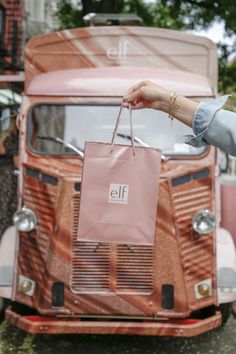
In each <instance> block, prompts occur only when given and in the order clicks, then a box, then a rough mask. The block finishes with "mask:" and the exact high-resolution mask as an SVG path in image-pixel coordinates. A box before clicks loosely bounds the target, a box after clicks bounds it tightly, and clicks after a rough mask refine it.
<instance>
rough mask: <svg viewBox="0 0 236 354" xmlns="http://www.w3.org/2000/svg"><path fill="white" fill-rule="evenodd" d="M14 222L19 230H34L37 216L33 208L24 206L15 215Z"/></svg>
mask: <svg viewBox="0 0 236 354" xmlns="http://www.w3.org/2000/svg"><path fill="white" fill-rule="evenodd" d="M13 223H14V225H15V226H16V228H17V230H19V231H26V232H27V231H32V230H33V229H35V227H36V224H37V217H36V215H35V213H34V212H33V211H32V210H30V209H27V208H25V207H23V208H22V209H21V210H18V211H17V212H16V213H15V214H14V215H13Z"/></svg>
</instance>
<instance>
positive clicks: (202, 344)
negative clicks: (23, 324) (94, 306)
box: [0, 316, 236, 354]
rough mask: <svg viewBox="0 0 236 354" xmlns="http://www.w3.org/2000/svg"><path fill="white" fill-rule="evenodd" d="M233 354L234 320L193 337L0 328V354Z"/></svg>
mask: <svg viewBox="0 0 236 354" xmlns="http://www.w3.org/2000/svg"><path fill="white" fill-rule="evenodd" d="M10 353H11V354H77V353H78V354H93V353H94V354H95V353H96V354H128V353H129V354H136V353H140V354H141V353H142V354H143V353H144V354H151V353H152V354H154V353H158V354H172V353H173V354H180V353H181V354H208V353H209V354H210V353H214V354H235V353H236V318H234V317H232V316H231V317H230V319H229V320H228V322H227V323H226V324H225V325H224V326H223V327H222V328H218V329H216V330H214V331H211V332H208V333H205V334H202V335H200V336H198V337H193V338H173V337H151V336H124V335H74V334H71V335H42V334H37V335H31V334H27V333H25V332H23V331H21V330H20V329H17V328H15V327H13V326H11V325H9V324H8V323H6V322H3V323H2V324H1V326H0V354H10Z"/></svg>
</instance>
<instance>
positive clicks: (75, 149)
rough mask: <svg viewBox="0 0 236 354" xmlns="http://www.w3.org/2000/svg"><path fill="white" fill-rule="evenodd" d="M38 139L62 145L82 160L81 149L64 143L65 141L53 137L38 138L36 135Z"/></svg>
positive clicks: (82, 153) (82, 152)
mask: <svg viewBox="0 0 236 354" xmlns="http://www.w3.org/2000/svg"><path fill="white" fill-rule="evenodd" d="M37 138H38V139H42V140H49V141H54V142H55V143H59V144H62V145H64V146H65V147H67V148H69V149H71V150H73V151H74V152H76V153H77V154H78V155H79V156H80V157H81V158H84V151H83V149H81V148H79V147H75V146H74V145H72V144H70V143H68V142H66V141H65V140H63V139H61V138H59V137H57V136H56V137H54V136H40V135H37Z"/></svg>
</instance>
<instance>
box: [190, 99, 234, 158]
mask: <svg viewBox="0 0 236 354" xmlns="http://www.w3.org/2000/svg"><path fill="white" fill-rule="evenodd" d="M228 97H229V95H225V96H221V97H219V98H217V99H214V100H210V101H206V102H201V103H200V104H199V105H198V107H197V110H196V112H195V115H194V118H193V132H194V134H195V135H194V136H193V135H187V136H185V143H186V144H189V145H192V146H195V147H202V146H204V145H207V144H211V145H214V146H216V147H219V148H220V149H221V150H223V151H225V152H227V153H229V154H231V155H234V156H236V113H234V112H230V111H226V110H224V109H222V106H223V105H224V104H225V102H226V101H227V99H228Z"/></svg>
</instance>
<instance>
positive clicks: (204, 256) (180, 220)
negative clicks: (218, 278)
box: [172, 178, 213, 286]
mask: <svg viewBox="0 0 236 354" xmlns="http://www.w3.org/2000/svg"><path fill="white" fill-rule="evenodd" d="M172 191H173V194H172V198H173V199H172V200H173V206H174V216H175V221H176V226H177V229H178V243H179V247H180V259H181V263H182V266H183V270H184V277H185V280H186V285H187V286H188V285H190V284H193V283H194V282H196V281H197V279H205V278H208V277H212V276H213V257H212V255H213V237H212V235H202V236H200V237H197V238H195V237H194V234H193V233H192V217H193V215H195V214H196V213H197V212H198V211H200V210H202V209H210V210H212V191H211V184H210V183H209V179H208V178H205V179H202V180H201V183H199V184H198V183H197V182H196V181H192V182H191V183H189V186H188V188H186V185H185V190H183V189H182V190H181V187H180V188H179V187H176V188H173V189H172Z"/></svg>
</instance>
